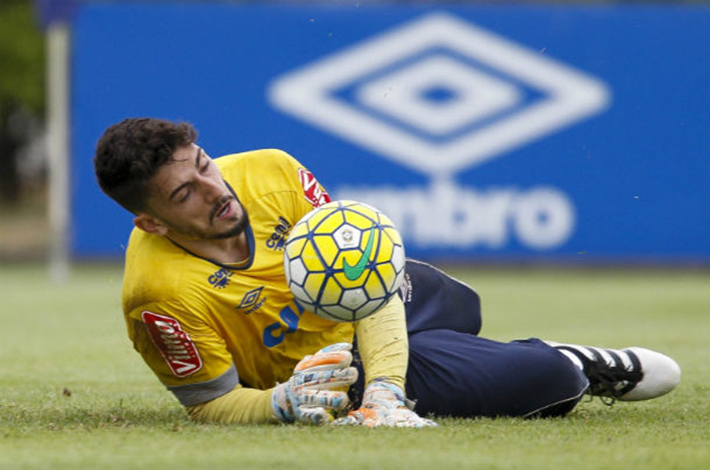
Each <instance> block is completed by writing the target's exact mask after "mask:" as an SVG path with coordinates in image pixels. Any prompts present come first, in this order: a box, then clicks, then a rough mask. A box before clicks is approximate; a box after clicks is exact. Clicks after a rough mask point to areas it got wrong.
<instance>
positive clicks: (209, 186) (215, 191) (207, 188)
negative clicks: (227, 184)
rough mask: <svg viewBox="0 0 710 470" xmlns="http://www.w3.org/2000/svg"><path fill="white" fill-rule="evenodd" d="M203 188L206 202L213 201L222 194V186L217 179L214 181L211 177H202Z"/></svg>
mask: <svg viewBox="0 0 710 470" xmlns="http://www.w3.org/2000/svg"><path fill="white" fill-rule="evenodd" d="M203 188H204V194H205V198H206V199H207V201H208V202H215V201H216V200H218V199H219V198H221V197H222V196H223V195H224V187H223V186H222V185H221V184H220V182H219V181H215V180H213V179H211V178H204V181H203Z"/></svg>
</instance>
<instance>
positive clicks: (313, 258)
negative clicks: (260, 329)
mask: <svg viewBox="0 0 710 470" xmlns="http://www.w3.org/2000/svg"><path fill="white" fill-rule="evenodd" d="M404 264H405V254H404V246H403V244H402V238H401V236H400V234H399V232H398V231H397V229H396V228H395V226H394V224H393V223H392V221H391V220H390V219H389V218H388V217H387V216H386V215H385V214H383V213H382V212H380V211H379V210H377V209H375V208H374V207H371V206H368V205H366V204H363V203H360V202H357V201H348V200H341V201H334V202H331V203H328V204H326V205H324V206H321V207H320V208H317V209H314V210H313V211H311V212H309V213H308V214H307V215H306V216H305V217H303V219H301V220H300V221H299V222H298V223H297V224H296V225H294V227H293V230H291V233H290V235H289V239H288V241H287V242H286V247H285V249H284V267H285V271H286V280H287V283H288V286H289V289H290V290H291V292H292V293H293V295H294V297H295V298H296V301H297V302H298V303H299V304H300V305H301V306H302V307H303V308H304V309H306V310H308V311H310V312H312V313H315V314H316V315H318V316H320V317H323V318H326V319H329V320H334V321H341V322H342V321H356V320H361V319H363V318H365V317H367V316H369V315H372V314H373V313H375V312H376V311H377V310H379V309H380V308H381V307H383V306H384V305H385V304H386V303H387V301H388V300H389V299H390V297H392V295H394V294H395V293H396V292H397V290H398V289H399V286H400V285H401V283H402V280H403V278H404Z"/></svg>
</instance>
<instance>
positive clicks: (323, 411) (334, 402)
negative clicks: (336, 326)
mask: <svg viewBox="0 0 710 470" xmlns="http://www.w3.org/2000/svg"><path fill="white" fill-rule="evenodd" d="M350 349H352V345H351V344H350V343H336V344H332V345H330V346H327V347H325V348H323V349H321V350H320V351H318V352H317V353H315V354H314V355H312V356H306V357H304V358H303V359H302V360H301V361H300V362H299V363H298V364H296V367H295V368H294V372H293V375H292V376H291V378H290V379H289V380H288V381H287V382H285V383H282V384H277V385H276V388H274V391H273V393H272V395H271V407H272V409H273V411H274V415H275V416H276V418H277V419H278V420H279V421H281V422H284V423H293V422H294V421H298V422H300V423H306V424H324V423H327V422H330V421H331V420H332V419H333V416H332V415H331V413H330V412H329V410H333V411H339V410H342V409H343V408H345V407H346V406H347V405H348V395H347V393H346V392H345V391H342V390H335V389H338V388H341V389H345V390H347V388H348V387H349V386H350V385H352V384H353V383H355V381H356V380H357V377H358V373H357V369H355V368H354V367H350V364H351V363H352V360H353V356H352V353H350Z"/></svg>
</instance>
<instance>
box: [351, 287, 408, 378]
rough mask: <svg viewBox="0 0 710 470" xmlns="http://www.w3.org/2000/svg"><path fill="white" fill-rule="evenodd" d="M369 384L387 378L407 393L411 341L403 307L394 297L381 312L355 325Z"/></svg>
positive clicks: (399, 300) (396, 297)
mask: <svg viewBox="0 0 710 470" xmlns="http://www.w3.org/2000/svg"><path fill="white" fill-rule="evenodd" d="M355 328H356V329H355V332H356V335H357V342H358V349H359V351H360V357H361V359H362V361H363V366H364V369H365V373H366V378H365V380H366V383H370V382H372V381H373V380H375V379H378V378H386V379H387V380H388V381H389V382H392V383H394V384H396V385H397V386H399V387H400V388H401V389H402V390H404V383H405V377H406V375H407V363H408V361H409V341H408V339H407V322H406V318H405V313H404V304H403V303H402V301H401V299H400V298H399V297H398V296H396V295H395V296H393V297H392V300H390V301H389V303H388V304H387V305H385V306H384V307H383V308H382V309H381V310H380V311H378V312H377V313H375V314H374V315H371V316H369V317H367V318H365V319H363V320H360V321H359V322H357V324H356V325H355Z"/></svg>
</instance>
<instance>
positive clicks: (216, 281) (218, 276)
mask: <svg viewBox="0 0 710 470" xmlns="http://www.w3.org/2000/svg"><path fill="white" fill-rule="evenodd" d="M230 277H232V271H230V270H229V269H224V268H222V269H220V270H219V271H216V272H215V273H214V274H212V275H210V277H208V278H207V282H209V283H210V284H211V285H212V287H215V288H217V289H224V288H225V287H227V285H228V284H229V278H230Z"/></svg>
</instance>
